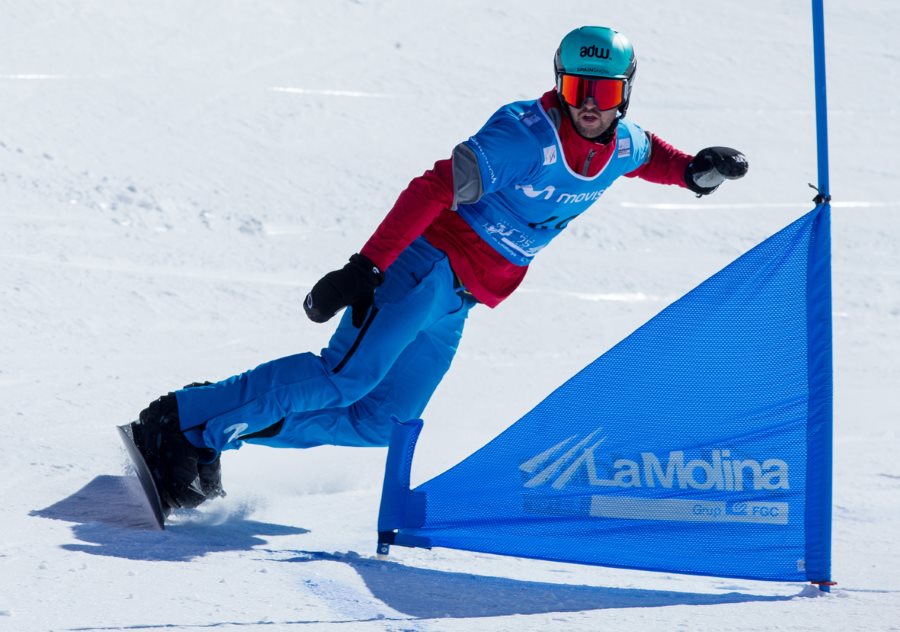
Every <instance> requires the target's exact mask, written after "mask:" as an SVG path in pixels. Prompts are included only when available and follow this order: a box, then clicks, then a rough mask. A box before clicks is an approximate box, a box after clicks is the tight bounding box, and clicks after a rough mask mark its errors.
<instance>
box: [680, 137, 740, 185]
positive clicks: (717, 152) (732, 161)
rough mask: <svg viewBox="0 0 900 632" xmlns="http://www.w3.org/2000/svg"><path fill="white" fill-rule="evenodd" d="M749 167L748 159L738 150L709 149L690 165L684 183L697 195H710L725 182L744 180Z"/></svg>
mask: <svg viewBox="0 0 900 632" xmlns="http://www.w3.org/2000/svg"><path fill="white" fill-rule="evenodd" d="M749 166H750V165H749V163H748V162H747V157H746V156H745V155H744V154H742V153H741V152H739V151H738V150H737V149H732V148H731V147H707V148H706V149H701V150H700V151H699V152H698V153H697V155H696V156H694V159H693V160H692V161H691V162H690V163H688V166H687V169H685V170H684V182H685V184H687V188H689V189H690V190H691V191H693V192H694V193H696V194H697V195H709V194H710V193H712V192H713V191H715V190H716V189H718V188H719V185H720V184H722V183H723V182H725V180H737V179H738V178H743V177H744V175H745V174H746V173H747V168H748V167H749Z"/></svg>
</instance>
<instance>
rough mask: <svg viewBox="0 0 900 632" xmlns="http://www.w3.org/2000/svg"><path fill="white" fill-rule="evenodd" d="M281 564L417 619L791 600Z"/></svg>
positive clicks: (343, 558)
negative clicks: (350, 577)
mask: <svg viewBox="0 0 900 632" xmlns="http://www.w3.org/2000/svg"><path fill="white" fill-rule="evenodd" d="M300 553H301V555H300V556H298V557H294V558H291V559H288V560H285V561H286V562H317V561H333V562H342V563H344V564H347V565H348V566H350V567H351V568H353V569H354V570H355V571H356V572H357V573H359V575H360V577H362V579H363V581H364V582H365V583H366V586H367V587H368V589H369V590H370V591H371V592H372V594H373V595H374V596H375V598H377V599H379V600H381V601H382V602H384V603H385V604H386V605H387V606H390V607H391V608H393V609H394V610H397V611H398V612H402V613H404V614H406V615H409V616H411V617H415V618H419V619H433V618H444V617H450V618H470V617H492V616H507V615H514V614H539V613H550V612H579V611H583V610H602V609H607V608H652V607H661V606H705V605H719V604H732V603H745V602H754V601H786V600H789V599H793V596H772V595H750V594H743V593H735V592H731V593H725V594H704V593H687V592H671V591H662V590H641V589H635V588H605V587H601V586H583V585H582V586H573V585H567V584H555V583H546V582H532V581H521V580H515V579H505V578H502V577H490V576H484V575H471V574H467V573H454V572H447V571H437V570H430V569H422V568H414V567H410V566H405V565H403V564H398V563H396V562H386V561H381V560H375V559H370V558H364V557H360V556H359V555H358V554H356V553H352V552H350V553H347V554H328V553H315V552H305V551H304V552H300Z"/></svg>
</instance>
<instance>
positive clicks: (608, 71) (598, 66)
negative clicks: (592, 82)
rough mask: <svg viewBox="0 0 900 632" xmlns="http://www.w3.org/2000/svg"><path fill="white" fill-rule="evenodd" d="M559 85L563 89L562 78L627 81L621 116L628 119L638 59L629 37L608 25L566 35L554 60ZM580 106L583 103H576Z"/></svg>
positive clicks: (576, 30)
mask: <svg viewBox="0 0 900 632" xmlns="http://www.w3.org/2000/svg"><path fill="white" fill-rule="evenodd" d="M553 70H554V72H555V73H556V86H557V88H559V89H560V98H562V91H561V82H562V76H563V75H577V76H579V77H586V78H598V79H621V80H622V81H623V82H624V89H623V95H622V96H623V100H622V103H621V104H620V105H619V106H618V109H619V115H620V116H625V112H626V110H627V109H628V101H629V99H630V97H631V88H632V86H633V85H634V73H635V71H636V70H637V58H636V57H635V56H634V49H633V48H632V46H631V42H630V41H628V38H627V37H625V36H624V35H622V34H621V33H619V32H617V31H615V30H613V29H611V28H609V27H606V26H582V27H581V28H577V29H575V30H574V31H572V32H571V33H569V34H568V35H566V36H565V37H564V38H563V40H562V42H560V44H559V48H558V49H556V56H555V57H554V58H553ZM576 105H580V104H576Z"/></svg>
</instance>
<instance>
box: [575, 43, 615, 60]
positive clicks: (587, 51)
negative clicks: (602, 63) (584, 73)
mask: <svg viewBox="0 0 900 632" xmlns="http://www.w3.org/2000/svg"><path fill="white" fill-rule="evenodd" d="M580 54H581V56H582V57H596V58H597V59H609V49H608V48H597V45H596V44H591V45H590V46H582V47H581V53H580Z"/></svg>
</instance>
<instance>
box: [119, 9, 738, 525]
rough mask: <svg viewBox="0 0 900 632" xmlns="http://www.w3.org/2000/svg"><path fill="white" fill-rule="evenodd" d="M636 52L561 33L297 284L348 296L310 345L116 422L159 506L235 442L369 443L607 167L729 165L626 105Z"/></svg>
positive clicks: (670, 179)
mask: <svg viewBox="0 0 900 632" xmlns="http://www.w3.org/2000/svg"><path fill="white" fill-rule="evenodd" d="M636 67H637V60H636V57H635V55H634V51H633V49H632V46H631V43H630V42H629V40H628V39H627V38H626V37H625V36H624V35H622V34H621V33H618V32H616V31H615V30H613V29H611V28H607V27H599V26H585V27H582V28H578V29H576V30H574V31H572V32H571V33H569V34H567V35H566V36H565V38H563V40H562V42H561V43H560V45H559V48H558V50H557V51H556V55H555V58H554V68H555V72H556V87H555V88H554V89H553V90H550V91H549V92H547V93H545V94H544V95H543V96H541V97H540V98H538V99H535V100H531V101H519V102H515V103H510V104H508V105H505V106H503V107H501V108H500V109H499V110H498V111H497V112H496V113H495V114H494V115H493V116H492V117H491V118H490V119H489V120H488V121H487V123H486V124H485V125H484V127H482V128H481V130H479V131H478V132H477V133H476V134H475V135H474V136H472V137H471V138H469V139H468V140H466V141H464V142H462V143H460V144H459V145H457V146H456V147H455V148H454V149H453V152H452V156H451V158H449V159H445V160H439V161H437V162H436V163H435V165H434V167H433V168H432V169H431V170H429V171H426V172H425V173H424V174H423V175H421V176H419V177H417V178H415V179H413V180H412V182H411V183H410V184H409V186H408V187H407V188H406V190H405V191H403V192H402V193H401V194H400V196H399V198H398V199H397V202H396V203H395V205H394V207H393V208H392V209H391V211H390V212H389V213H388V214H387V216H386V217H385V218H384V220H383V221H382V223H381V225H380V226H379V227H378V228H377V229H376V231H375V233H374V234H373V235H372V236H371V238H370V239H369V240H368V241H367V242H366V244H365V245H364V246H363V247H362V248H361V249H360V251H359V253H357V254H354V255H353V256H351V257H350V260H349V262H348V263H347V264H346V265H345V266H344V267H343V268H341V269H339V270H335V271H333V272H330V273H328V274H326V275H325V276H324V277H323V278H322V279H321V280H320V281H318V282H317V283H316V284H315V285H314V286H313V288H312V290H311V291H310V292H309V294H308V295H307V296H306V299H305V302H304V308H305V311H306V314H307V316H308V317H309V318H310V319H311V320H313V321H315V322H317V323H323V322H325V321H327V320H329V319H330V318H331V317H332V316H334V315H335V314H336V313H337V312H338V311H339V310H340V309H342V308H344V307H348V308H349V309H347V310H346V311H345V313H344V315H343V317H342V319H341V321H340V324H339V325H338V327H337V330H336V332H335V333H334V335H333V337H332V338H331V340H330V342H329V343H328V346H327V347H326V348H325V349H323V350H322V352H321V354H319V355H316V354H313V353H300V354H296V355H291V356H288V357H285V358H281V359H278V360H273V361H271V362H267V363H265V364H262V365H261V366H258V367H257V368H255V369H252V370H250V371H247V372H246V373H242V374H240V375H236V376H234V377H231V378H228V379H226V380H223V381H221V382H217V383H214V384H211V383H204V384H192V385H190V386H189V387H185V388H184V389H181V390H179V391H176V392H174V393H169V394H168V395H165V396H163V397H161V398H159V399H158V400H156V401H154V402H153V403H151V404H150V406H149V407H148V408H147V409H145V410H144V411H142V412H141V414H140V418H139V421H137V422H135V423H134V424H133V425H132V433H133V436H134V437H135V442H136V443H137V444H138V446H139V448H140V449H141V451H142V453H143V455H144V457H145V459H146V461H147V463H148V465H149V467H150V469H151V471H152V472H153V475H154V478H155V479H156V483H157V486H158V487H159V489H160V494H161V496H162V498H163V501H164V502H165V503H166V504H167V505H168V506H169V507H171V508H177V507H193V506H196V505H198V504H200V503H201V502H203V501H204V500H206V499H209V498H212V497H215V496H218V495H221V494H222V493H223V492H222V486H221V469H220V460H219V456H220V454H221V452H222V451H223V450H228V449H235V448H238V447H240V446H241V445H242V444H243V443H244V442H250V443H256V444H264V445H269V446H277V447H294V448H309V447H313V446H318V445H325V444H331V445H343V446H385V445H387V443H388V439H389V436H390V431H391V426H392V421H391V418H392V417H397V418H399V419H401V420H407V419H414V418H417V417H419V416H420V415H421V414H422V411H423V410H424V408H425V405H426V403H427V402H428V400H429V398H430V397H431V395H432V393H433V392H434V390H435V389H436V388H437V385H438V383H439V382H440V381H441V379H442V378H443V376H444V374H445V373H446V371H447V369H448V368H449V367H450V363H451V361H452V359H453V356H454V353H455V352H456V348H457V345H458V343H459V340H460V336H461V335H462V331H463V324H464V322H465V320H466V316H467V314H468V312H469V310H470V309H471V308H472V307H474V306H475V305H477V304H479V303H481V304H484V305H487V306H488V307H495V306H496V305H497V304H499V303H500V302H501V301H502V300H503V299H505V298H506V297H507V296H509V295H510V294H511V293H512V292H513V291H514V290H515V289H516V287H517V286H518V285H519V284H520V283H521V282H522V279H523V278H524V276H525V273H526V272H527V270H528V265H529V264H530V263H531V261H532V259H533V258H534V257H535V255H537V253H538V252H539V251H540V250H541V249H542V248H544V247H545V246H546V245H547V244H549V243H550V241H551V240H552V239H553V238H554V237H556V236H557V235H558V234H560V232H561V231H562V230H563V229H565V227H566V226H567V225H568V224H569V223H570V222H571V221H572V220H574V219H575V218H576V217H578V215H580V214H581V213H582V212H584V211H585V210H587V208H588V207H590V206H591V205H592V204H593V203H594V202H595V201H596V200H597V199H598V198H599V197H600V196H601V195H602V193H603V192H604V191H605V190H606V189H607V188H609V186H610V185H611V184H612V183H613V182H614V181H615V180H616V179H617V178H619V177H620V176H628V177H639V178H642V179H644V180H649V181H651V182H655V183H659V184H674V185H678V186H681V187H685V188H687V189H689V190H691V191H693V192H694V193H696V194H697V195H698V196H700V195H707V194H709V193H712V192H713V191H715V190H716V188H718V186H719V185H720V184H721V183H722V182H724V181H725V180H726V179H736V178H740V177H742V176H743V175H744V174H745V173H746V172H747V167H748V165H747V161H746V159H745V157H744V156H743V154H741V153H740V152H738V151H736V150H734V149H729V148H727V147H708V148H706V149H702V150H701V151H699V152H698V153H697V154H696V155H695V156H690V155H688V154H685V153H683V152H681V151H679V150H677V149H675V148H674V147H672V146H671V145H669V144H668V143H666V142H665V141H663V140H662V139H661V138H660V137H659V136H657V135H655V134H652V133H649V132H645V131H644V130H642V129H641V128H640V127H638V126H637V125H636V124H635V123H633V122H631V120H630V119H628V118H626V112H627V110H628V104H629V101H630V98H631V93H632V88H633V87H634V79H635V70H636Z"/></svg>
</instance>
